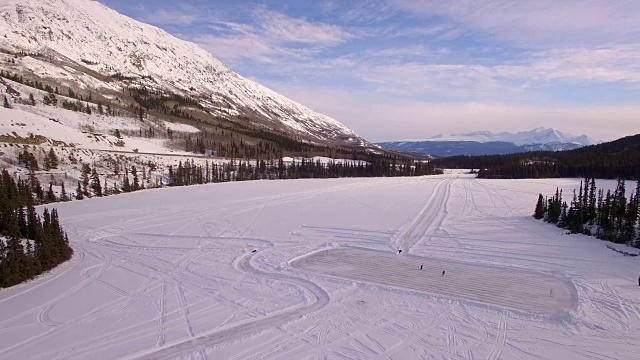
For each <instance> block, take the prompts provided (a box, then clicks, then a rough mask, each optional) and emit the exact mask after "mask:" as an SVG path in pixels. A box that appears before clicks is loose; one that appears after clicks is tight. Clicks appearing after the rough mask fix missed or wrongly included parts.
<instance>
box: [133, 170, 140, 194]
mask: <svg viewBox="0 0 640 360" xmlns="http://www.w3.org/2000/svg"><path fill="white" fill-rule="evenodd" d="M131 175H132V176H133V184H132V187H131V191H138V190H140V181H139V179H138V171H137V170H136V167H135V166H132V167H131Z"/></svg>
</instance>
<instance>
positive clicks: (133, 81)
mask: <svg viewBox="0 0 640 360" xmlns="http://www.w3.org/2000/svg"><path fill="white" fill-rule="evenodd" d="M0 14H1V16H0V34H1V35H0V52H2V53H3V54H0V55H4V56H2V62H3V66H2V68H3V69H4V70H5V71H7V72H8V73H16V74H20V76H24V77H25V78H29V79H34V80H35V81H40V82H41V83H44V84H45V85H47V84H48V85H50V86H52V87H55V88H60V92H61V93H64V94H65V95H66V93H67V91H66V89H67V88H69V89H71V90H73V91H74V92H75V94H76V95H78V96H80V98H81V99H85V100H86V99H87V97H88V98H89V99H92V100H93V102H94V103H96V102H98V101H101V102H102V103H103V104H104V103H107V102H111V103H113V105H114V106H116V105H118V104H120V105H122V104H123V103H124V106H123V107H126V106H129V107H134V108H136V109H137V108H138V107H140V108H144V111H145V112H153V111H154V110H155V111H156V112H157V113H161V112H163V111H164V113H165V114H166V113H170V114H181V115H183V116H181V117H182V118H188V119H190V120H193V119H195V120H198V121H200V122H203V123H206V122H208V123H210V124H214V125H219V124H226V125H229V123H232V125H233V126H236V127H241V128H243V129H244V127H250V128H251V129H252V131H253V133H257V132H261V131H262V132H264V131H267V132H275V133H277V134H285V135H286V136H288V137H291V138H292V139H296V140H297V141H302V142H308V143H313V144H320V145H323V146H324V145H329V146H348V147H355V148H373V149H377V147H376V146H375V145H373V144H371V143H369V142H367V141H366V140H364V139H363V138H361V137H359V136H358V135H357V134H356V133H355V132H353V131H352V130H351V129H349V128H348V127H346V126H344V125H343V124H341V123H340V122H339V121H337V120H335V119H333V118H331V117H328V116H325V115H322V114H319V113H317V112H315V111H312V110H311V109H309V108H307V107H305V106H304V105H302V104H299V103H297V102H295V101H293V100H290V99H288V98H286V97H284V96H282V95H280V94H278V93H276V92H274V91H272V90H270V89H268V88H266V87H264V86H262V85H260V84H258V83H256V82H254V81H251V80H249V79H246V78H244V77H242V76H240V75H239V74H237V73H235V72H233V71H232V70H231V69H229V68H228V67H227V66H226V65H224V64H223V63H222V62H220V61H219V60H218V59H216V58H215V57H214V56H213V55H211V54H210V53H209V52H207V51H205V50H204V49H202V48H200V47H199V46H197V45H196V44H193V43H190V42H187V41H183V40H180V39H178V38H176V37H174V36H172V35H170V34H168V33H167V32H165V31H164V30H161V29H159V28H157V27H154V26H151V25H148V24H144V23H141V22H139V21H136V20H134V19H131V18H129V17H127V16H124V15H122V14H119V13H117V12H116V11H114V10H112V9H110V8H108V7H106V6H104V5H102V4H100V3H99V2H97V1H89V0H3V1H1V2H0ZM63 89H64V90H63ZM136 96H137V97H136ZM176 100H177V101H176ZM176 107H178V108H176ZM167 109H169V110H168V111H167ZM136 111H137V110H136ZM177 117H180V116H177ZM178 120H179V119H178ZM226 125H225V126H226Z"/></svg>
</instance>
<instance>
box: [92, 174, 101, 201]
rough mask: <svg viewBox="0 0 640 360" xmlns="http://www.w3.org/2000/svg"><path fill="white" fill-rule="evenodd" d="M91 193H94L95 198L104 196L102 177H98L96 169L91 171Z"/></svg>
mask: <svg viewBox="0 0 640 360" xmlns="http://www.w3.org/2000/svg"><path fill="white" fill-rule="evenodd" d="M91 191H93V196H102V186H101V185H100V177H98V172H97V171H96V169H95V168H93V169H92V170H91Z"/></svg>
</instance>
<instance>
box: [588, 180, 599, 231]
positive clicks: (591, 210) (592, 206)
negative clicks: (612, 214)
mask: <svg viewBox="0 0 640 360" xmlns="http://www.w3.org/2000/svg"><path fill="white" fill-rule="evenodd" d="M597 203H598V202H597V200H596V179H595V178H591V185H590V188H589V205H588V210H587V220H588V222H589V225H593V223H594V221H595V220H596V216H597V213H596V209H597V208H596V206H597Z"/></svg>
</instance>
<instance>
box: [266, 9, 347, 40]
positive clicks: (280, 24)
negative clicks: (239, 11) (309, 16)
mask: <svg viewBox="0 0 640 360" xmlns="http://www.w3.org/2000/svg"><path fill="white" fill-rule="evenodd" d="M256 17H257V18H258V19H259V20H260V21H259V26H258V28H257V29H256V30H257V31H259V32H260V34H261V35H263V36H266V37H268V38H270V39H271V41H273V42H276V43H282V42H294V43H305V44H319V45H333V44H338V43H342V42H344V41H346V40H347V39H349V38H350V37H352V35H351V34H350V33H349V32H347V31H345V30H344V29H342V28H340V27H339V26H336V25H331V24H325V23H321V22H310V21H307V20H306V19H303V18H292V17H289V16H287V15H284V14H282V13H278V12H274V11H259V12H258V13H257V16H256Z"/></svg>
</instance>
